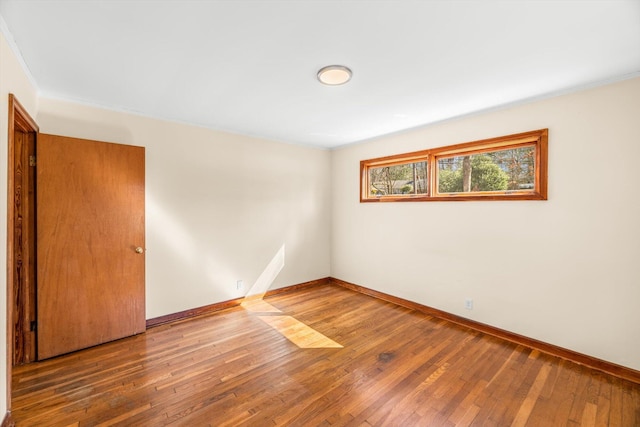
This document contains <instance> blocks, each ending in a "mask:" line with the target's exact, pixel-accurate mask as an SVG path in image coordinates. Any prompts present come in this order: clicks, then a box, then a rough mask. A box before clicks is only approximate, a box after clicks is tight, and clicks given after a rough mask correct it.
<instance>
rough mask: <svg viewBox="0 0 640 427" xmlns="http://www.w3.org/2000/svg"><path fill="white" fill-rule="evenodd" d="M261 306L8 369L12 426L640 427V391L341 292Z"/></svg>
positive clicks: (303, 294) (306, 294) (297, 295)
mask: <svg viewBox="0 0 640 427" xmlns="http://www.w3.org/2000/svg"><path fill="white" fill-rule="evenodd" d="M266 302H268V305H267V306H270V307H272V308H275V309H276V310H280V312H277V311H274V310H271V309H265V310H266V311H265V312H261V311H259V308H257V307H254V308H253V310H248V309H245V308H243V307H235V308H230V309H226V310H223V311H220V312H217V313H214V314H211V315H208V316H203V317H199V318H195V319H191V320H185V321H182V322H176V323H172V324H167V325H162V326H158V327H155V328H152V329H149V330H148V331H147V332H146V333H145V334H142V335H138V336H135V337H131V338H126V339H122V340H119V341H116V342H112V343H108V344H104V345H101V346H98V347H94V348H91V349H87V350H83V351H80V352H76V353H73V354H70V355H66V356H61V357H58V358H55V359H52V360H48V361H44V362H38V363H33V364H30V365H24V366H19V367H16V368H15V369H14V371H13V418H14V420H15V421H16V425H17V426H69V425H78V426H111V425H126V426H162V425H169V424H171V425H184V426H238V425H245V426H276V425H277V426H285V425H286V426H289V425H291V426H343V425H349V426H369V425H372V426H373V425H376V426H377V425H380V426H413V425H416V426H455V425H460V426H467V425H477V426H509V425H514V426H525V425H526V426H607V425H608V426H629V427H631V426H638V425H640V385H639V384H635V383H632V382H629V381H625V380H622V379H619V378H615V377H612V376H609V375H607V374H603V373H600V372H598V371H594V370H591V369H589V368H585V367H583V366H580V365H577V364H574V363H571V362H567V361H564V360H562V359H559V358H556V357H552V356H548V355H545V354H541V353H539V352H537V351H534V350H531V349H528V348H524V347H522V346H518V345H516V344H512V343H509V342H506V341H502V340H500V339H498V338H494V337H491V336H488V335H485V334H482V333H479V332H474V331H472V330H469V329H467V328H464V327H461V326H457V325H454V324H452V323H450V322H447V321H444V320H441V319H437V318H433V317H430V316H427V315H425V314H422V313H418V312H415V311H412V310H410V309H407V308H403V307H398V306H396V305H394V304H392V303H388V302H384V301H380V300H377V299H374V298H372V297H369V296H366V295H362V294H359V293H356V292H354V291H351V290H348V289H344V288H341V287H338V286H333V285H327V286H316V287H312V288H308V289H303V290H296V291H293V292H289V293H282V294H278V295H275V296H273V297H269V298H267V299H266ZM267 316H291V317H292V318H294V319H295V320H296V321H298V322H302V323H304V324H305V325H306V326H308V327H309V328H312V329H313V330H315V331H317V332H318V333H319V334H321V335H323V336H325V337H327V338H328V339H330V340H333V341H335V342H336V343H339V344H340V345H342V346H343V348H300V347H298V346H296V345H295V344H294V343H293V342H292V341H289V340H288V339H287V338H285V336H284V335H282V334H281V333H280V332H279V330H278V329H277V328H276V327H274V326H273V325H272V323H273V322H271V323H267V322H266V321H264V320H263V319H262V317H267ZM276 323H277V322H276ZM294 323H295V322H294Z"/></svg>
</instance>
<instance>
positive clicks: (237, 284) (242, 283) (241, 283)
mask: <svg viewBox="0 0 640 427" xmlns="http://www.w3.org/2000/svg"><path fill="white" fill-rule="evenodd" d="M243 287H244V282H243V281H242V280H238V281H237V282H236V289H237V290H240V289H242V288H243Z"/></svg>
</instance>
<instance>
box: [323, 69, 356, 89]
mask: <svg viewBox="0 0 640 427" xmlns="http://www.w3.org/2000/svg"><path fill="white" fill-rule="evenodd" d="M351 75H352V73H351V70H350V69H349V68H347V67H345V66H344V65H328V66H326V67H322V68H321V69H320V71H318V80H319V81H320V83H322V84H325V85H328V86H338V85H343V84H345V83H346V82H348V81H349V80H351Z"/></svg>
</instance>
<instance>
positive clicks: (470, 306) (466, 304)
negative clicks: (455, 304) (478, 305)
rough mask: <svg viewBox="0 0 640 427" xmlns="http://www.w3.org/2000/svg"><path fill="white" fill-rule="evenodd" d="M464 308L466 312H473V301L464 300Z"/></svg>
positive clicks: (469, 299)
mask: <svg viewBox="0 0 640 427" xmlns="http://www.w3.org/2000/svg"><path fill="white" fill-rule="evenodd" d="M464 308H466V309H467V310H473V300H472V299H471V298H465V299H464Z"/></svg>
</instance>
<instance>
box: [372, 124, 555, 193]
mask: <svg viewBox="0 0 640 427" xmlns="http://www.w3.org/2000/svg"><path fill="white" fill-rule="evenodd" d="M547 137H548V131H547V129H543V130H539V131H532V132H526V133H521V134H516V135H508V136H503V137H498V138H492V139H487V140H482V141H474V142H468V143H464V144H457V145H453V146H447V147H439V148H433V149H430V150H424V151H419V152H414V153H407V154H400V155H394V156H389V157H382V158H378V159H370V160H363V161H361V162H360V169H361V194H360V201H362V202H368V201H433V200H505V199H514V200H546V198H547Z"/></svg>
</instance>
